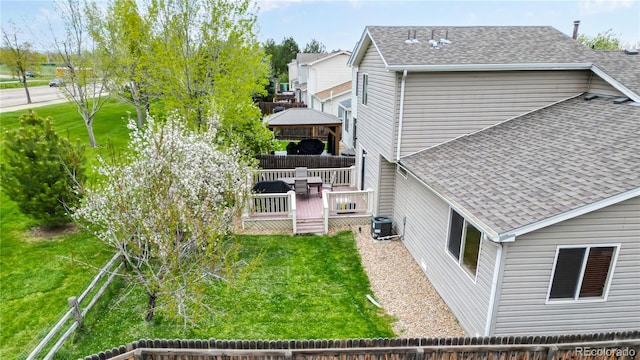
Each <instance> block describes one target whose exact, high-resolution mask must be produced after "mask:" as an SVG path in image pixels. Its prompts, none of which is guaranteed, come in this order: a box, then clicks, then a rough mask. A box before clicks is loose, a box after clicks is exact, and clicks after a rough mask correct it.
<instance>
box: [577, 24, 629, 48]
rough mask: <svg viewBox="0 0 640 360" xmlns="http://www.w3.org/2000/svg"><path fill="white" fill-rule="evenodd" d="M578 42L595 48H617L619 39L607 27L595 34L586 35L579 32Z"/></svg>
mask: <svg viewBox="0 0 640 360" xmlns="http://www.w3.org/2000/svg"><path fill="white" fill-rule="evenodd" d="M577 40H578V42H579V43H581V44H583V45H585V46H587V47H590V48H592V49H596V50H618V49H619V48H620V39H618V37H617V35H616V34H614V33H613V29H609V30H607V31H605V32H603V33H598V35H596V36H593V37H591V36H588V35H585V34H580V35H579V36H578V39H577Z"/></svg>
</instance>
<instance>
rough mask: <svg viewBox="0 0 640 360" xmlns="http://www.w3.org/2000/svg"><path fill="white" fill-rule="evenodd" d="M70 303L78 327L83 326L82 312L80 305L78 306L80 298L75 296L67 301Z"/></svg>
mask: <svg viewBox="0 0 640 360" xmlns="http://www.w3.org/2000/svg"><path fill="white" fill-rule="evenodd" d="M67 302H68V303H69V307H70V308H71V313H72V314H73V319H74V320H75V321H76V322H77V323H78V327H80V325H82V312H81V311H80V304H78V298H76V297H75V296H72V297H70V298H69V299H67Z"/></svg>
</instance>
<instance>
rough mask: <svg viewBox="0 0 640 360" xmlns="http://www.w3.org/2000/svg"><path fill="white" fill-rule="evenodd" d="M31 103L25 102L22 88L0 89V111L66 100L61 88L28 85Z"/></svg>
mask: <svg viewBox="0 0 640 360" xmlns="http://www.w3.org/2000/svg"><path fill="white" fill-rule="evenodd" d="M29 94H31V104H27V95H26V94H25V92H24V88H19V89H1V90H0V113H2V112H7V111H16V110H23V109H29V108H34V107H38V106H45V105H51V104H57V103H62V102H66V101H67V99H66V98H65V97H64V94H63V93H62V90H60V89H59V88H56V87H48V86H34V87H29Z"/></svg>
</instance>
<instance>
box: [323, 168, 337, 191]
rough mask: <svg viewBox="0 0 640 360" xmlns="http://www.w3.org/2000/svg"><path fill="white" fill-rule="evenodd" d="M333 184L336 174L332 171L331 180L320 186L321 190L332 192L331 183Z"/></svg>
mask: <svg viewBox="0 0 640 360" xmlns="http://www.w3.org/2000/svg"><path fill="white" fill-rule="evenodd" d="M335 182H336V172H335V171H334V172H332V173H331V178H329V182H328V183H323V184H322V190H323V191H324V190H329V191H333V183H335Z"/></svg>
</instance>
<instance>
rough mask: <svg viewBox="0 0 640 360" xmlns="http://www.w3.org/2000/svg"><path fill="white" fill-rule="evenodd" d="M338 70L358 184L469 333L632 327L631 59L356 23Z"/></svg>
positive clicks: (482, 30)
mask: <svg viewBox="0 0 640 360" xmlns="http://www.w3.org/2000/svg"><path fill="white" fill-rule="evenodd" d="M414 34H415V35H414ZM432 38H433V41H430V40H432ZM441 39H442V40H441ZM349 63H350V65H351V66H352V67H353V69H354V71H353V73H354V79H353V80H352V82H353V83H354V84H356V86H355V87H354V90H353V97H352V103H351V107H352V114H353V117H354V119H353V120H354V122H355V121H356V118H357V132H358V135H357V138H356V142H355V143H356V146H355V151H356V159H357V160H356V166H357V167H358V173H359V174H360V178H359V179H358V183H359V186H360V187H361V188H372V189H374V190H375V191H376V195H375V204H374V212H375V214H376V215H382V216H389V217H391V218H392V219H393V222H394V228H395V229H396V231H397V233H398V234H399V235H401V238H402V241H403V243H404V244H405V246H406V247H407V249H408V250H409V251H410V253H411V254H412V255H413V257H414V258H415V260H416V261H417V262H418V264H419V265H420V266H421V267H422V269H423V271H424V272H425V274H426V275H427V276H428V278H429V279H430V281H431V282H432V283H433V285H434V287H435V288H436V289H437V290H438V292H439V293H440V295H441V296H442V298H443V299H444V300H445V302H446V303H447V304H448V305H449V307H450V308H451V310H452V311H453V313H454V314H455V315H456V316H457V318H458V320H459V321H460V324H461V325H462V326H463V328H464V329H465V331H466V332H467V333H468V334H469V335H480V336H493V335H542V334H544V335H551V334H567V333H584V332H602V331H616V330H637V329H640V220H639V219H640V172H639V171H638V168H639V167H640V135H639V134H640V120H638V119H640V106H638V105H639V104H640V81H639V80H640V78H639V77H640V56H638V55H629V54H626V53H624V52H612V53H608V52H597V51H594V50H591V49H588V48H586V47H584V46H582V45H580V44H578V43H577V42H576V41H575V40H574V39H572V38H570V37H568V36H566V35H564V34H562V33H560V32H559V31H557V30H555V29H553V28H551V27H437V28H431V27H367V28H366V29H365V31H364V33H363V35H362V38H361V39H360V41H359V43H358V45H357V46H356V49H355V51H354V53H353V55H352V57H351V59H350V61H349ZM595 95H598V96H597V97H595V98H594V96H595ZM585 99H589V100H585ZM615 99H620V100H616V101H615V103H614V100H615ZM622 99H625V100H626V101H622ZM345 128H346V127H345ZM345 131H348V130H345ZM345 138H347V136H345Z"/></svg>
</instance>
